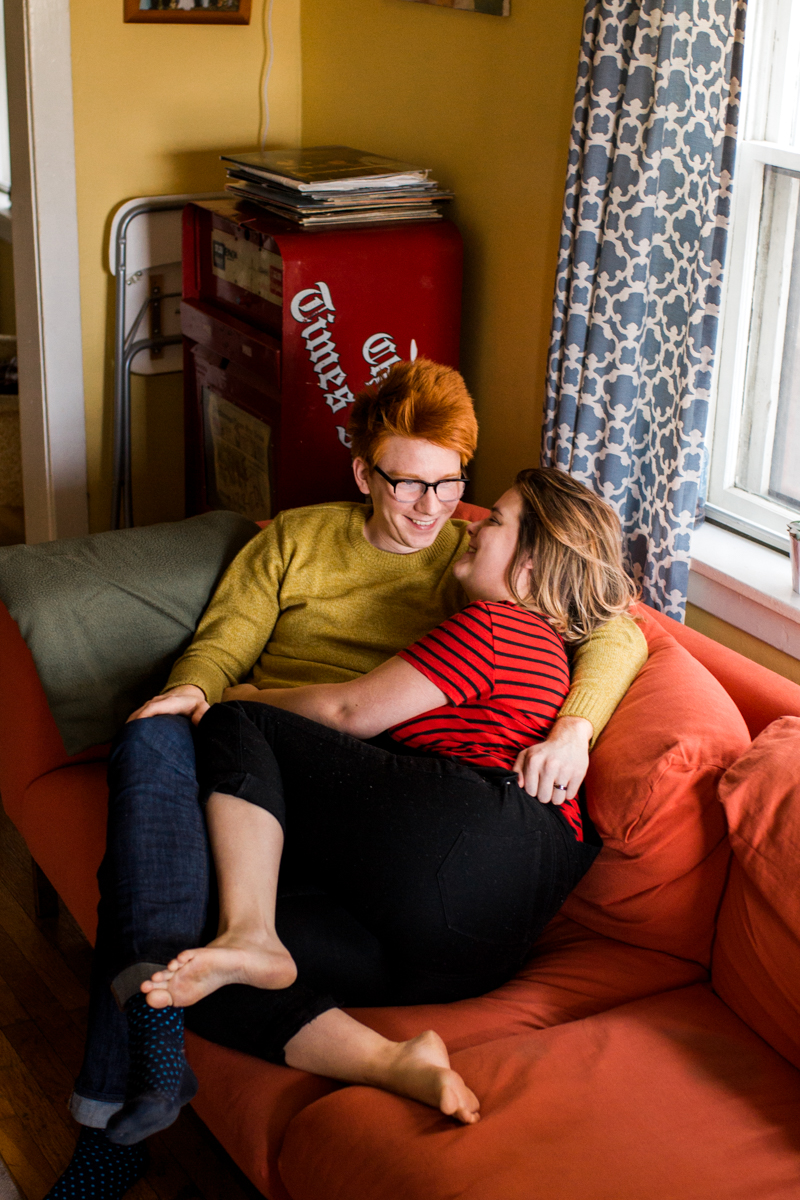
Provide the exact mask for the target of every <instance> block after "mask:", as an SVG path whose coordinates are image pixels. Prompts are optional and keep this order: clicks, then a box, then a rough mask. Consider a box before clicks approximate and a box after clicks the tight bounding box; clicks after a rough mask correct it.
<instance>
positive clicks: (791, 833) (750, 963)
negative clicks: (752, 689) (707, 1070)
mask: <svg viewBox="0 0 800 1200" xmlns="http://www.w3.org/2000/svg"><path fill="white" fill-rule="evenodd" d="M720 799H721V801H722V803H723V805H724V806H725V811H726V813H727V816H728V823H729V825H730V840H731V845H732V847H733V853H734V861H733V864H732V866H731V877H730V881H729V883H728V887H727V888H726V890H725V898H724V900H723V903H722V909H721V911H720V915H719V921H718V925H717V940H716V942H715V945H714V959H713V964H712V981H713V984H714V988H715V989H716V991H717V992H718V994H719V995H720V996H721V997H722V998H723V1000H725V1002H726V1004H729V1005H730V1007H731V1008H732V1009H733V1010H734V1011H735V1012H737V1013H738V1014H739V1016H740V1017H742V1018H743V1019H744V1020H745V1021H747V1023H748V1025H751V1026H752V1027H753V1029H755V1030H756V1031H757V1032H758V1033H760V1034H761V1036H762V1037H763V1038H764V1039H765V1040H766V1041H768V1042H769V1043H770V1045H772V1046H774V1047H775V1049H776V1050H778V1051H779V1052H780V1053H781V1054H783V1055H784V1056H785V1057H786V1058H788V1059H789V1061H790V1062H792V1063H794V1065H795V1066H796V1067H798V1068H800V887H798V864H800V717H782V718H781V719H780V720H778V721H774V722H773V723H772V725H770V726H768V727H767V729H765V730H764V732H763V733H762V734H761V735H760V736H759V737H757V738H756V740H755V741H754V742H753V744H752V746H751V747H750V749H749V750H748V751H747V753H746V754H744V755H743V756H742V757H741V758H740V759H739V761H738V762H736V763H734V765H733V766H732V767H731V768H730V770H728V771H727V772H726V773H725V775H724V776H723V779H722V781H721V783H720ZM799 1194H800V1193H799Z"/></svg>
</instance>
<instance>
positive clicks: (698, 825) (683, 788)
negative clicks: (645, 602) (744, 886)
mask: <svg viewBox="0 0 800 1200" xmlns="http://www.w3.org/2000/svg"><path fill="white" fill-rule="evenodd" d="M636 611H637V614H638V615H639V618H640V621H641V629H642V632H643V633H644V635H645V637H646V638H647V642H648V647H649V651H650V656H649V658H648V660H647V662H646V663H645V665H644V666H643V667H642V669H641V671H640V672H639V674H638V675H637V677H636V679H635V680H634V681H633V683H632V684H631V687H630V689H629V690H628V692H627V693H626V695H625V696H624V698H623V699H622V701H621V702H620V704H619V707H618V708H617V710H616V712H615V713H614V715H613V716H612V718H611V720H610V721H609V723H608V725H607V726H606V728H605V730H604V731H603V733H602V734H601V736H600V738H599V739H598V741H597V745H596V747H595V749H594V751H593V752H592V756H591V762H590V766H589V773H588V775H587V777H586V795H587V801H588V806H589V812H590V814H591V816H592V819H593V820H594V822H595V825H596V826H597V829H598V832H599V833H600V836H601V837H602V839H603V843H604V845H603V850H602V851H601V853H600V855H599V856H598V858H597V860H596V862H595V863H594V866H593V867H592V868H591V870H590V871H589V873H588V875H586V876H585V877H584V879H583V880H582V881H581V883H580V884H579V885H578V887H577V888H576V890H575V891H574V892H573V893H572V895H571V896H570V897H569V899H568V900H567V903H566V904H565V905H564V908H563V912H564V915H565V916H568V917H571V918H572V920H574V921H578V922H579V923H580V924H582V925H585V926H586V927H587V928H589V929H592V930H595V931H596V932H597V933H602V934H605V935H606V936H607V937H613V938H618V939H619V940H620V941H622V942H627V943H629V944H632V945H634V946H643V947H645V948H646V949H648V950H662V951H665V952H666V953H668V954H675V955H678V956H679V957H681V958H688V959H692V960H693V961H695V962H698V963H701V964H702V965H703V966H706V967H707V966H708V965H709V961H710V955H711V939H712V936H713V932H714V922H715V918H716V913H717V908H718V905H719V900H720V896H721V895H722V888H723V885H724V882H725V873H726V869H727V865H728V858H729V854H730V849H729V846H728V842H727V838H726V825H725V815H724V812H723V810H722V807H721V805H720V804H719V801H718V799H717V784H718V781H719V779H720V777H721V776H722V774H723V773H724V772H725V771H726V770H727V768H728V767H729V766H730V765H731V763H733V762H735V760H736V759H737V758H738V757H739V756H740V755H741V754H742V752H743V751H744V750H745V749H746V747H747V746H748V745H749V742H750V736H749V734H748V732H747V727H746V725H745V723H744V719H743V718H742V715H741V713H740V712H739V710H738V708H737V707H736V705H735V704H734V703H733V701H732V700H731V698H730V696H729V695H728V693H727V692H726V691H725V690H724V688H723V687H722V686H721V685H720V684H719V683H717V681H716V679H714V677H713V676H712V675H711V674H710V673H709V672H708V671H707V670H706V669H705V667H703V666H702V665H701V664H700V663H699V662H698V661H697V660H696V659H694V658H692V656H691V654H689V653H688V651H686V650H684V649H683V647H682V646H680V645H679V644H678V643H677V641H676V640H675V638H673V637H672V635H671V634H670V633H668V632H667V631H666V630H665V629H663V628H662V627H661V626H660V625H659V624H658V623H657V622H656V621H654V620H653V619H652V618H650V617H648V616H647V615H646V610H644V609H643V608H641V607H640V608H637V610H636Z"/></svg>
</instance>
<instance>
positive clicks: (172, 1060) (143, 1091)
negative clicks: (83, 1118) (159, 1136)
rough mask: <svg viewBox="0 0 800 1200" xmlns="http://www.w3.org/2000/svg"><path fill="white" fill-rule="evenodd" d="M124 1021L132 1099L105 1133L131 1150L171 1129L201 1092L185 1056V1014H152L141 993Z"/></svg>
mask: <svg viewBox="0 0 800 1200" xmlns="http://www.w3.org/2000/svg"><path fill="white" fill-rule="evenodd" d="M125 1016H126V1017H127V1021H128V1055H129V1067H128V1089H127V1096H126V1100H125V1105H124V1107H123V1108H122V1109H121V1110H120V1112H118V1113H115V1114H114V1116H113V1117H112V1118H111V1120H110V1121H109V1122H108V1126H107V1130H106V1132H107V1133H108V1137H109V1140H110V1141H112V1142H114V1143H115V1144H116V1145H118V1146H131V1145H133V1144H134V1143H136V1142H141V1141H142V1140H143V1139H144V1138H146V1137H149V1136H150V1134H151V1133H157V1132H158V1130H159V1129H166V1128H167V1126H168V1125H171V1124H172V1122H173V1121H175V1120H176V1119H177V1117H178V1113H179V1112H180V1110H181V1108H182V1107H183V1105H184V1104H188V1103H189V1101H190V1100H191V1099H192V1097H193V1096H194V1095H195V1093H196V1092H197V1080H196V1079H195V1077H194V1072H193V1071H192V1068H191V1067H190V1066H189V1064H188V1063H187V1061H186V1058H185V1057H184V1053H183V1009H182V1008H174V1007H170V1008H151V1007H150V1005H149V1004H148V1003H147V1001H146V1000H145V997H144V996H143V995H142V994H141V993H139V994H138V995H136V996H132V997H131V999H130V1000H129V1001H128V1003H127V1004H126V1005H125Z"/></svg>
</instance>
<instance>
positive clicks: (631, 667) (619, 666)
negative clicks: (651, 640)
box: [559, 614, 647, 745]
mask: <svg viewBox="0 0 800 1200" xmlns="http://www.w3.org/2000/svg"><path fill="white" fill-rule="evenodd" d="M646 661H647V641H646V640H645V637H644V634H643V633H642V631H641V629H640V628H639V626H638V625H637V624H636V622H635V621H634V620H633V618H632V617H629V616H626V615H624V614H623V615H622V616H619V617H614V619H613V620H611V621H609V622H608V623H607V624H605V625H603V626H602V627H601V628H600V629H598V630H597V631H596V632H595V633H594V634H593V635H592V637H591V638H590V639H589V641H588V642H586V643H584V645H583V646H581V647H580V648H579V649H578V650H576V652H575V657H574V659H573V664H572V687H571V688H570V691H569V695H568V696H567V699H566V701H565V702H564V704H563V706H562V708H561V712H560V713H559V716H560V717H583V718H584V719H585V720H587V721H590V722H591V724H592V728H593V731H594V732H593V736H592V740H591V745H594V743H595V742H596V741H597V738H598V737H599V736H600V734H601V733H602V731H603V729H604V728H605V726H606V725H607V724H608V721H609V719H610V717H611V715H612V713H613V712H614V709H615V708H616V707H617V705H618V704H619V702H620V700H621V699H622V697H623V696H624V695H625V693H626V692H627V690H628V688H629V687H630V685H631V683H632V682H633V680H634V679H635V678H636V676H637V675H638V673H639V671H640V670H641V668H642V667H643V666H644V664H645V662H646Z"/></svg>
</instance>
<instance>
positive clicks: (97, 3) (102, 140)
mask: <svg viewBox="0 0 800 1200" xmlns="http://www.w3.org/2000/svg"><path fill="white" fill-rule="evenodd" d="M262 17H263V0H253V16H252V20H251V23H250V25H246V26H240V25H191V24H187V25H168V24H162V25H156V24H124V23H123V20H122V0H72V8H71V21H72V72H73V96H74V105H75V159H76V171H77V193H78V229H79V240H80V265H81V318H82V322H83V359H84V385H85V396H86V432H87V455H88V469H89V498H90V521H91V527H92V529H105V528H107V527H108V520H109V515H108V510H109V504H110V465H109V449H110V444H111V443H110V437H111V429H110V406H111V378H110V374H109V364H110V361H111V355H110V346H111V336H112V331H113V325H112V322H113V286H112V283H113V281H112V279H111V276H110V275H109V273H108V270H107V262H106V244H107V239H108V227H109V221H110V216H111V214H112V212H113V210H114V208H115V207H116V206H118V205H119V203H120V202H121V201H123V200H125V199H128V198H130V197H133V196H143V195H145V196H146V195H158V194H161V193H167V192H193V191H212V190H216V189H218V188H221V187H222V185H223V182H224V172H223V170H222V169H221V164H220V163H219V161H218V156H219V154H220V152H221V151H224V150H230V149H252V148H254V147H255V146H256V145H257V142H258V134H259V76H260V72H261V69H262V63H263V60H264V32H263V22H262ZM299 21H300V0H274V8H273V32H274V41H275V58H274V63H273V70H272V78H271V84H270V103H271V110H272V111H271V124H270V133H269V144H270V145H274V146H282V145H284V146H285V145H292V144H297V142H298V141H299V139H300V24H299ZM133 399H134V407H135V415H136V420H135V429H134V449H135V451H136V462H135V479H136V483H137V488H136V497H137V507H136V518H137V521H138V522H139V523H142V524H145V523H148V522H150V521H155V520H165V519H171V518H175V517H180V516H182V515H183V480H182V444H181V434H180V425H181V387H180V376H179V375H178V376H176V375H170V376H162V377H160V378H157V379H155V380H154V381H152V382H147V381H145V380H144V379H142V378H139V379H138V380H137V381H136V386H135V388H134V397H133Z"/></svg>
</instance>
